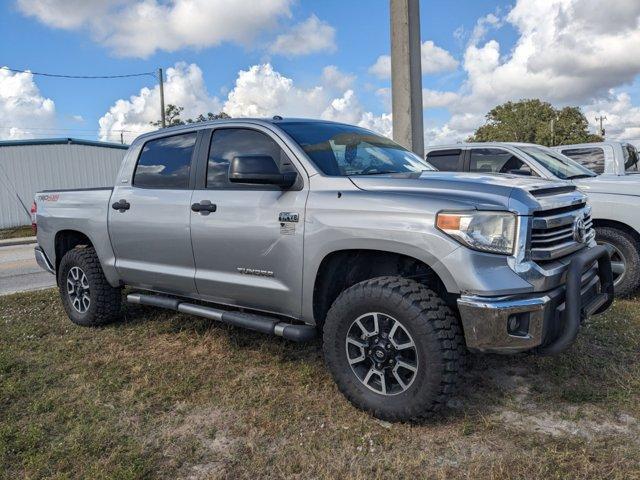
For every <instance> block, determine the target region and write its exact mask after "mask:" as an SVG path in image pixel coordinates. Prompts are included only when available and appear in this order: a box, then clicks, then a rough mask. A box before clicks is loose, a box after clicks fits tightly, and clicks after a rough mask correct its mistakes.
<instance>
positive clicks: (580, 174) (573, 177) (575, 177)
mask: <svg viewBox="0 0 640 480" xmlns="http://www.w3.org/2000/svg"><path fill="white" fill-rule="evenodd" d="M593 177H597V175H587V174H586V173H579V174H577V175H570V176H568V177H565V180H576V179H578V178H593Z"/></svg>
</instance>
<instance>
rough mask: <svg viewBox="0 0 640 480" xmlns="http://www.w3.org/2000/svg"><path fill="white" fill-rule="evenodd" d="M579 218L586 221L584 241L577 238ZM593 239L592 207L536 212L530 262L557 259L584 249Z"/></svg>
mask: <svg viewBox="0 0 640 480" xmlns="http://www.w3.org/2000/svg"><path fill="white" fill-rule="evenodd" d="M579 219H582V221H583V222H584V223H583V225H584V231H583V232H582V233H583V234H584V236H583V241H578V238H579V235H577V236H576V230H577V227H576V222H577V221H578V220H579ZM578 233H580V232H578ZM594 236H595V231H594V230H593V221H592V219H591V208H590V207H587V206H586V204H584V203H580V204H577V205H572V206H569V207H561V208H555V209H552V210H544V211H541V212H536V213H535V214H534V217H533V224H532V230H531V259H532V260H534V261H538V262H545V261H550V260H557V259H559V258H562V257H565V256H567V255H570V254H571V253H573V252H575V251H577V250H580V249H582V248H584V247H585V246H586V245H587V244H588V243H589V242H590V241H591V240H592V239H593V237H594ZM576 237H578V238H576Z"/></svg>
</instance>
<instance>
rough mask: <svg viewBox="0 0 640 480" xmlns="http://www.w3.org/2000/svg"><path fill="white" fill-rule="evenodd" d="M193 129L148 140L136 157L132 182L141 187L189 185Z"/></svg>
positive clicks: (193, 139)
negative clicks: (136, 162)
mask: <svg viewBox="0 0 640 480" xmlns="http://www.w3.org/2000/svg"><path fill="white" fill-rule="evenodd" d="M196 136H197V134H196V132H190V133H185V134H182V135H172V136H170V137H163V138H158V139H155V140H149V141H148V142H147V143H145V144H144V147H143V148H142V152H141V153H140V156H139V157H138V164H137V165H136V171H135V173H134V175H133V186H134V187H141V188H170V189H177V190H181V189H187V188H189V175H190V172H191V157H192V156H193V150H194V147H195V144H196Z"/></svg>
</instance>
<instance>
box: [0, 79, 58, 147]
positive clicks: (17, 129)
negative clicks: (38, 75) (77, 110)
mask: <svg viewBox="0 0 640 480" xmlns="http://www.w3.org/2000/svg"><path fill="white" fill-rule="evenodd" d="M55 113H56V108H55V104H54V102H53V100H51V99H50V98H45V97H43V96H42V95H41V93H40V89H39V88H38V86H37V85H36V83H35V81H34V80H33V75H32V74H31V73H29V72H26V73H13V72H10V71H9V70H6V69H4V68H2V69H0V138H5V139H7V138H8V139H19V138H31V137H34V136H36V135H37V134H38V133H40V134H42V133H43V132H44V131H46V130H47V129H50V128H51V127H53V126H54V124H55Z"/></svg>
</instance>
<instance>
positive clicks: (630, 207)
mask: <svg viewBox="0 0 640 480" xmlns="http://www.w3.org/2000/svg"><path fill="white" fill-rule="evenodd" d="M598 145H599V144H598ZM618 146H620V145H618ZM601 147H602V146H601ZM602 148H604V147H602ZM619 154H620V157H619V158H620V159H622V158H624V156H623V153H622V150H620V152H619ZM628 154H629V156H630V158H634V157H633V155H635V149H633V150H628ZM607 155H608V154H607ZM605 158H608V157H606V156H605ZM612 158H613V157H612ZM426 159H427V161H428V162H429V163H430V164H431V165H433V166H434V167H435V168H437V169H438V170H441V171H455V172H474V173H491V174H495V173H498V174H509V175H521V176H529V177H540V178H546V179H553V180H565V181H568V182H571V183H573V184H575V185H576V186H577V187H578V188H580V190H582V191H583V192H585V193H586V194H587V195H588V196H589V203H590V204H591V206H592V208H593V211H592V219H593V222H594V226H595V229H596V241H597V242H598V243H600V244H604V245H608V246H609V247H610V248H611V251H612V258H611V260H612V267H613V272H614V278H615V289H616V294H617V295H618V296H627V295H629V294H631V293H633V292H634V291H636V290H637V289H638V287H639V286H640V253H639V252H640V175H625V176H620V175H597V174H596V173H594V172H592V171H591V170H589V169H588V168H586V167H584V166H582V165H580V164H579V163H577V162H575V161H573V160H571V159H570V158H569V157H566V156H564V155H562V154H561V153H560V152H557V151H555V150H553V149H551V148H547V147H543V146H540V145H533V144H523V143H501V142H489V143H464V144H455V145H449V146H437V147H427V149H426ZM614 163H616V161H615V160H612V161H611V163H610V165H613V164H614ZM616 164H617V163H616ZM620 165H623V164H622V163H620ZM610 168H613V167H610Z"/></svg>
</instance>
